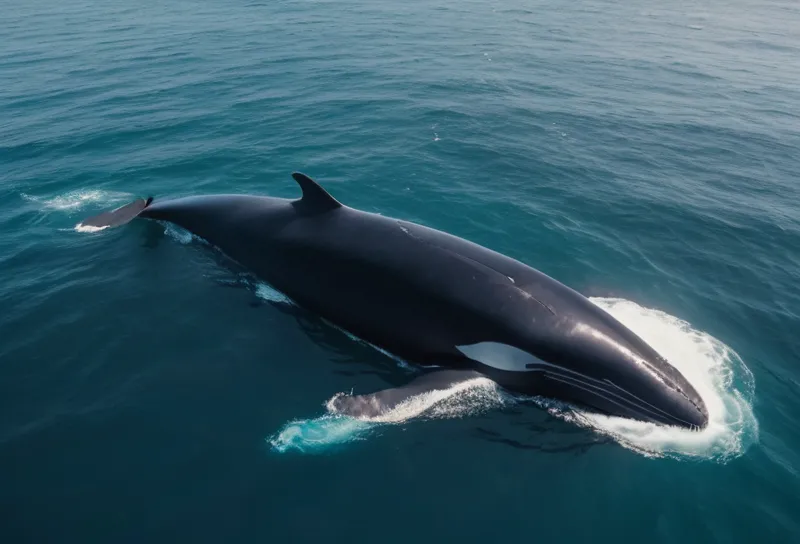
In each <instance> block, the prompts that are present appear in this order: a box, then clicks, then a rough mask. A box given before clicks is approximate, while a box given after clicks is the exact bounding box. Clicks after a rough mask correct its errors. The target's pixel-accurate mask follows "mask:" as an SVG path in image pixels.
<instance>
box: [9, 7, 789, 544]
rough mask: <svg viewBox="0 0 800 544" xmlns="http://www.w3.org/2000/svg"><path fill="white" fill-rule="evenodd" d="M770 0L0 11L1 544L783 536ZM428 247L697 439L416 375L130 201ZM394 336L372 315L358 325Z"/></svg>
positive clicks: (775, 97)
mask: <svg viewBox="0 0 800 544" xmlns="http://www.w3.org/2000/svg"><path fill="white" fill-rule="evenodd" d="M798 29H800V5H799V4H798V3H797V2H796V0H774V1H773V0H732V1H731V0H726V1H722V0H709V1H706V2H690V1H687V0H675V1H668V2H657V1H655V0H644V1H642V2H611V1H605V0H586V1H584V0H577V1H575V2H555V1H552V0H529V1H521V0H506V1H504V0H489V1H477V0H461V1H456V0H430V1H425V2H422V1H410V2H409V1H406V2H401V1H397V0H370V1H364V0H339V1H336V2H334V1H330V0H327V1H318V0H306V1H301V0H291V1H290V0H276V1H269V2H267V1H262V2H259V1H240V0H232V1H222V0H169V1H166V2H165V1H158V2H156V1H154V0H141V1H137V2H123V1H121V0H110V1H103V2H100V1H97V0H78V1H75V2H56V1H55V0H29V1H25V2H12V1H10V0H6V1H0V271H2V274H0V542H2V543H3V544H16V543H23V542H30V543H46V542H63V543H66V542H80V543H82V544H87V543H95V542H97V543H109V542H114V543H127V542H130V543H143V542H147V543H161V542H163V543H174V542H193V543H200V542H214V543H217V542H226V543H227V542H247V543H252V542H327V543H331V542H354V541H355V542H398V543H400V542H403V543H406V542H515V543H516V542H537V543H540V542H558V543H572V542H647V543H681V544H686V543H691V542H701V543H708V542H725V543H754V542H770V543H783V542H800V423H798V421H800V339H799V338H800V204H798V203H800V31H799V30H798ZM295 170H300V171H303V172H305V173H307V174H308V175H310V176H312V177H314V178H315V179H317V180H318V181H319V182H320V183H322V184H323V186H325V187H326V188H327V189H328V190H329V191H330V192H331V193H332V194H333V195H334V196H335V197H336V198H337V199H339V200H340V201H341V202H343V203H345V204H347V205H349V206H352V207H356V208H360V209H363V210H367V211H372V212H378V213H381V214H384V215H389V216H395V217H400V218H403V219H407V220H411V221H415V222H419V223H422V224H425V225H428V226H431V227H435V228H438V229H442V230H446V231H448V232H451V233H453V234H456V235H459V236H462V237H464V238H467V239H469V240H472V241H475V242H478V243H480V244H483V245H485V246H488V247H490V248H492V249H495V250H497V251H501V252H503V253H505V254H507V255H509V256H512V257H514V258H517V259H519V260H521V261H523V262H526V263H528V264H530V265H532V266H534V267H536V268H538V269H540V270H542V271H544V272H545V273H547V274H549V275H551V276H553V277H555V278H556V279H558V280H560V281H562V282H564V283H566V284H567V285H569V286H571V287H573V288H575V289H577V290H579V291H581V292H583V293H585V294H586V295H587V296H589V297H591V300H592V301H593V302H594V303H596V304H598V305H600V306H601V307H603V308H605V309H606V310H608V311H609V312H611V313H612V314H613V315H615V316H616V317H618V318H619V319H620V320H622V321H623V322H624V323H625V324H627V325H628V326H630V327H631V328H632V329H633V330H634V331H635V332H637V333H639V334H640V335H641V336H642V337H643V338H645V340H647V341H648V342H649V343H651V344H652V345H653V346H654V347H655V348H656V349H658V350H659V351H661V352H662V353H663V354H664V355H665V356H666V357H667V358H668V359H669V360H670V361H671V362H672V363H673V364H674V365H675V366H676V367H678V368H679V369H680V370H681V372H683V373H684V374H685V375H686V376H687V377H688V378H689V379H690V381H691V382H692V383H693V384H694V385H695V387H696V388H697V389H698V390H699V391H700V393H701V395H702V396H703V398H704V399H705V401H706V403H707V404H708V407H709V411H710V415H711V423H710V425H709V427H708V429H707V430H705V431H703V432H701V433H690V432H688V431H679V430H673V429H667V428H663V427H658V426H655V425H649V424H644V423H635V422H630V421H625V420H622V419H616V418H608V417H599V416H594V415H592V414H588V413H583V412H580V411H578V410H576V409H575V408H573V407H569V406H565V405H560V404H559V403H555V402H552V401H550V400H548V399H521V398H517V397H514V396H512V395H510V394H508V393H506V392H504V391H500V390H498V389H497V388H496V387H495V386H494V385H493V384H492V383H491V382H488V381H485V380H476V381H475V382H471V383H469V384H467V385H464V386H461V387H456V388H453V389H450V390H443V391H437V392H435V393H431V394H429V395H421V396H419V397H415V398H414V399H412V401H411V402H409V403H407V404H405V405H402V406H400V407H399V408H398V409H397V410H395V411H394V412H392V413H390V414H386V415H385V416H384V417H382V418H379V419H376V420H354V419H348V418H344V417H337V416H335V415H333V414H331V413H330V411H329V410H328V408H327V403H328V402H329V401H330V399H332V398H334V396H335V395H337V394H351V393H356V394H358V393H368V392H372V391H377V390H380V389H384V388H387V387H394V386H397V385H402V384H404V383H407V382H408V381H410V380H411V379H413V377H414V376H415V375H416V373H417V372H418V371H417V370H416V369H414V368H413V367H411V366H409V365H408V364H406V363H404V362H403V361H398V360H397V359H395V358H394V357H392V356H391V354H386V353H383V352H381V351H380V350H377V349H375V348H373V347H372V346H370V345H368V344H366V343H364V342H362V341H360V340H358V339H357V338H352V337H350V336H349V335H348V334H347V333H346V332H344V331H341V330H338V329H336V328H335V327H333V326H331V325H329V324H328V323H326V322H323V321H321V320H319V319H317V318H316V317H315V316H313V315H309V314H307V313H305V312H304V311H303V310H302V309H299V308H296V307H294V306H293V305H292V303H291V302H290V301H288V300H287V299H286V298H285V297H283V296H282V295H281V294H280V293H278V292H276V291H275V290H274V289H272V288H271V287H270V286H268V285H266V284H263V283H259V282H258V281H257V280H256V279H255V278H253V277H251V276H250V275H248V273H247V271H244V270H241V269H239V268H237V267H236V266H235V265H233V263H230V262H229V261H227V260H226V259H225V258H224V256H222V255H220V254H219V252H217V251H215V250H214V248H211V247H209V246H208V245H207V244H204V243H203V242H202V241H199V240H197V239H196V238H194V237H193V236H192V235H191V234H190V233H187V232H184V231H181V230H179V229H177V228H174V227H170V226H169V225H165V224H161V223H153V222H146V221H135V222H133V223H131V224H129V225H127V226H125V227H124V228H119V229H107V230H104V231H100V232H93V233H90V232H80V230H81V229H78V230H76V228H75V227H76V225H77V224H79V223H80V221H81V219H83V218H84V217H86V216H89V215H93V214H96V213H99V212H101V211H103V210H106V209H109V208H115V207H117V206H120V205H122V204H125V203H126V202H128V201H130V200H132V199H134V198H136V197H140V196H147V195H155V196H156V198H160V197H161V198H163V197H174V196H181V195H193V194H204V193H216V192H229V193H230V192H233V193H253V194H261V195H272V196H280V197H296V196H299V194H300V191H299V188H298V187H297V185H296V184H295V183H294V181H293V180H292V179H291V177H290V174H291V172H292V171H295ZM385 311H386V312H387V313H391V312H392V308H385Z"/></svg>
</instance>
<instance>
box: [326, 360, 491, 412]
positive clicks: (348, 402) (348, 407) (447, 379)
mask: <svg viewBox="0 0 800 544" xmlns="http://www.w3.org/2000/svg"><path fill="white" fill-rule="evenodd" d="M485 377H486V376H484V375H483V374H481V373H480V372H475V371H474V370H440V371H437V372H431V373H429V374H425V375H423V376H420V377H419V378H417V379H415V380H414V381H412V382H411V383H409V384H408V385H404V386H402V387H396V388H394V389H385V390H383V391H378V392H377V393H372V394H370V395H339V396H337V397H334V398H333V399H332V400H331V402H330V403H329V404H328V409H329V410H331V411H332V412H334V413H337V414H342V415H347V416H351V417H355V418H375V417H379V416H381V415H384V414H386V413H387V412H390V411H391V410H393V409H394V408H396V407H397V406H398V405H400V404H402V403H403V402H405V401H407V400H409V399H410V398H412V397H416V396H418V395H421V394H424V393H429V392H432V391H437V390H438V391H443V390H447V389H450V388H452V387H453V386H454V385H456V384H459V383H464V382H469V381H471V380H476V379H479V378H485Z"/></svg>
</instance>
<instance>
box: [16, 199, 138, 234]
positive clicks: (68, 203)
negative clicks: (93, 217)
mask: <svg viewBox="0 0 800 544" xmlns="http://www.w3.org/2000/svg"><path fill="white" fill-rule="evenodd" d="M21 196H22V198H24V199H25V200H28V201H30V202H35V203H37V204H39V205H40V206H42V207H43V208H46V209H51V210H79V209H81V208H83V207H84V206H86V205H87V204H94V203H101V204H113V203H114V202H121V201H124V200H130V199H132V198H133V196H132V195H131V194H130V193H121V192H116V191H104V190H101V189H80V190H77V191H70V192H68V193H64V194H63V195H57V196H54V197H52V198H44V197H38V196H33V195H29V194H26V193H22V194H21ZM81 232H87V231H81ZM89 232H93V231H89Z"/></svg>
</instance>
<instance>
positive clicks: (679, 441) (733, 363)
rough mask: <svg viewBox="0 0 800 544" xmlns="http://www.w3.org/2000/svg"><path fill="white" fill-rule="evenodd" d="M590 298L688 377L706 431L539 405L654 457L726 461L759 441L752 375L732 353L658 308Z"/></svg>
mask: <svg viewBox="0 0 800 544" xmlns="http://www.w3.org/2000/svg"><path fill="white" fill-rule="evenodd" d="M590 300H591V301H592V302H593V303H594V304H597V305H598V306H599V307H601V308H603V309H604V310H605V311H607V312H608V313H610V314H611V315H613V316H614V317H615V318H616V319H618V320H619V321H620V322H622V323H623V324H624V325H625V326H627V327H628V328H630V329H631V330H632V331H633V332H634V333H636V334H638V335H639V336H641V337H642V339H644V341H645V342H647V343H648V344H650V345H651V346H652V347H653V348H654V349H655V350H656V351H658V352H659V353H660V354H661V355H663V356H664V357H665V358H666V359H667V360H668V361H669V362H670V364H672V365H673V366H674V367H675V368H677V369H678V370H679V371H680V372H681V374H683V375H684V377H686V379H687V380H688V381H689V382H690V383H691V384H692V386H693V387H694V388H695V389H696V390H697V392H698V393H699V394H700V396H701V397H702V398H703V400H704V401H705V403H706V408H707V409H708V419H709V422H708V427H706V428H705V429H703V430H702V431H700V432H697V431H690V430H687V429H680V428H675V427H667V426H664V425H658V424H654V423H645V422H640V421H634V420H630V419H625V418H620V417H612V416H603V415H599V414H593V413H589V412H583V411H580V410H577V409H574V408H572V407H569V406H565V405H563V404H561V403H557V402H552V401H547V400H539V401H538V402H539V404H540V405H542V406H543V407H545V408H546V409H547V410H549V411H550V412H551V413H553V414H555V415H558V416H560V417H562V418H564V419H566V420H568V421H572V422H574V423H575V424H578V425H582V426H585V427H587V428H590V429H592V430H594V431H596V432H599V433H602V434H604V435H607V436H609V437H611V438H613V439H614V440H616V441H617V442H619V443H620V444H621V445H623V446H625V447H627V448H630V449H632V450H634V451H637V452H639V453H642V454H644V455H647V456H653V457H664V456H670V457H676V458H702V459H715V460H718V461H727V460H729V459H732V458H734V457H738V456H739V455H741V454H742V453H744V451H746V449H747V447H749V446H750V445H751V444H753V443H755V442H757V441H758V422H757V420H756V418H755V416H754V415H753V408H752V401H753V396H754V382H753V376H752V374H751V373H750V371H749V370H748V369H747V367H746V366H745V364H744V362H743V361H742V360H741V358H739V356H738V355H737V354H736V353H735V352H734V351H733V350H732V349H730V348H729V347H728V346H726V345H725V344H723V343H722V342H720V341H719V340H717V339H716V338H713V337H712V336H710V335H709V334H707V333H704V332H702V331H698V330H696V329H693V328H692V327H691V326H690V325H689V324H688V323H687V322H685V321H683V320H681V319H678V318H677V317H674V316H671V315H669V314H666V313H664V312H661V311H659V310H654V309H649V308H644V307H642V306H639V305H638V304H636V303H634V302H631V301H628V300H624V299H614V298H593V299H590Z"/></svg>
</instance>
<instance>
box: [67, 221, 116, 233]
mask: <svg viewBox="0 0 800 544" xmlns="http://www.w3.org/2000/svg"><path fill="white" fill-rule="evenodd" d="M107 228H108V225H104V226H102V227H95V226H94V225H84V224H83V223H78V224H77V225H75V227H74V230H75V232H100V231H101V230H104V229H107Z"/></svg>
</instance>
